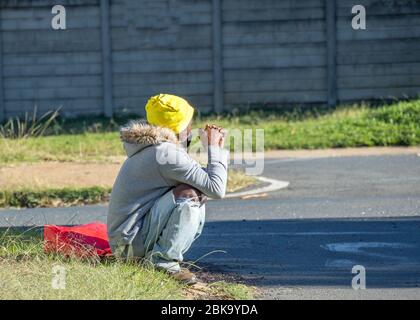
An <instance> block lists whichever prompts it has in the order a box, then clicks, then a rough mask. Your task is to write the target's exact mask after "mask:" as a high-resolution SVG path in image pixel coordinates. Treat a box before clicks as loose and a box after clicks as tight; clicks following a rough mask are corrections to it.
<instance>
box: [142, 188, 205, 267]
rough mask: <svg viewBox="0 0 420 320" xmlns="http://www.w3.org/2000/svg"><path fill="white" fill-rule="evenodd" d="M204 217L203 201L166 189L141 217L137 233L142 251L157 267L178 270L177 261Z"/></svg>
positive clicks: (196, 232) (187, 247) (198, 229)
mask: <svg viewBox="0 0 420 320" xmlns="http://www.w3.org/2000/svg"><path fill="white" fill-rule="evenodd" d="M204 221H205V205H204V204H203V205H201V204H200V203H199V202H196V201H194V200H191V199H188V198H179V199H175V198H174V195H173V193H172V190H171V191H168V192H167V193H165V194H164V195H163V196H162V197H161V198H160V199H159V200H157V201H156V203H155V204H154V206H153V207H152V209H151V210H150V211H149V213H148V214H147V215H146V216H145V217H144V220H143V225H142V227H141V230H140V232H139V235H138V236H139V237H140V239H141V240H142V243H143V250H142V253H141V255H143V256H144V257H145V258H146V259H147V260H149V261H151V262H152V263H153V264H154V265H155V266H156V267H158V268H163V269H165V270H167V271H169V272H177V271H179V270H180V265H179V262H182V261H183V258H184V257H183V255H184V254H185V252H186V251H187V250H188V249H189V248H190V247H191V244H192V243H193V241H194V240H195V239H197V238H198V237H199V236H200V234H201V232H202V230H203V226H204ZM134 249H135V248H134Z"/></svg>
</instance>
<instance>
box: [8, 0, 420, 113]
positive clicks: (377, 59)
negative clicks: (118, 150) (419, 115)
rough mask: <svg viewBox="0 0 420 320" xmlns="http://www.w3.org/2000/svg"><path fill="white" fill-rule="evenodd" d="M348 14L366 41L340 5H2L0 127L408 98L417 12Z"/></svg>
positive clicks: (419, 80)
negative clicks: (55, 114)
mask: <svg viewBox="0 0 420 320" xmlns="http://www.w3.org/2000/svg"><path fill="white" fill-rule="evenodd" d="M357 3H358V4H362V5H364V6H365V7H366V10H367V30H359V31H355V30H353V29H352V28H351V19H352V17H353V15H352V13H351V8H352V6H353V5H354V1H350V0H337V1H334V0H299V1H292V0H136V1H134V0H54V1H52V0H33V1H30V0H19V1H17V0H0V31H1V33H0V36H1V38H0V63H1V64H0V119H1V118H3V119H4V118H7V117H10V116H16V115H22V114H23V113H24V112H25V111H31V110H32V109H33V107H34V106H35V105H36V106H37V107H38V110H40V112H44V111H46V110H49V109H51V108H57V107H59V106H61V107H62V111H63V112H64V113H65V114H67V115H77V114H98V113H104V112H105V113H107V114H110V113H111V111H112V112H130V113H132V112H134V113H138V114H142V113H143V112H144V105H145V103H146V101H147V98H148V97H149V96H151V95H153V94H157V93H160V92H168V93H174V94H178V95H182V96H184V97H186V98H187V99H189V100H190V101H191V103H192V104H193V105H195V106H197V107H198V108H199V110H200V111H201V112H210V111H212V110H215V109H216V110H219V111H220V109H221V108H222V107H223V108H224V109H232V108H240V107H244V106H248V105H250V104H258V105H262V106H263V105H265V104H270V105H279V106H281V105H285V104H302V103H309V104H325V103H330V104H335V103H337V102H338V103H341V102H349V101H360V100H371V99H389V98H402V97H415V96H417V95H418V94H419V93H420V54H418V52H419V49H420V41H419V40H420V1H418V0H405V1H400V0H359V1H357ZM56 4H63V5H64V6H65V7H66V10H67V30H53V29H52V28H51V19H52V17H53V15H52V14H51V8H52V6H53V5H56ZM107 70H108V71H107Z"/></svg>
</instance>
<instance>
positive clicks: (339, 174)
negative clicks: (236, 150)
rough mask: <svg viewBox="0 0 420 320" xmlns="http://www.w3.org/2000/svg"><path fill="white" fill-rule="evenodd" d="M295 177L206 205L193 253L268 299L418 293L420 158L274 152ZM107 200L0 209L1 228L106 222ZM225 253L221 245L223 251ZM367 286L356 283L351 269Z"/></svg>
mask: <svg viewBox="0 0 420 320" xmlns="http://www.w3.org/2000/svg"><path fill="white" fill-rule="evenodd" d="M263 176H265V177H269V178H274V179H280V180H286V181H290V186H289V187H288V188H287V189H282V190H279V191H277V192H273V193H270V194H268V196H267V197H264V198H254V199H248V200H242V199H225V200H222V201H211V202H209V203H208V205H207V212H208V214H207V221H208V222H207V225H206V227H205V230H204V232H203V235H202V236H201V237H200V238H199V239H198V240H197V241H196V243H195V244H194V245H193V248H192V249H191V251H190V252H189V253H188V255H187V256H186V259H188V260H192V261H194V260H196V259H198V258H200V257H203V256H204V255H206V254H208V253H210V252H213V251H214V252H213V253H211V254H209V255H207V256H205V257H204V258H202V260H200V262H199V264H200V263H201V264H202V265H204V266H205V267H206V268H208V269H209V270H211V271H214V272H222V273H233V274H236V275H240V277H241V279H243V281H245V282H246V283H250V284H253V285H256V286H258V287H259V288H261V292H262V298H268V299H385V298H387V299H398V298H411V299H420V288H419V285H420V157H419V156H417V155H401V156H397V155H393V156H370V157H342V158H321V159H278V160H276V159H270V160H267V161H266V163H265V170H264V173H263ZM105 217H106V207H105V206H88V207H81V208H65V209H32V210H21V211H19V212H17V211H14V210H2V211H0V226H8V225H15V226H22V225H33V224H39V225H42V224H44V223H55V224H78V223H86V222H89V221H93V220H101V221H105ZM220 251H224V252H220ZM356 265H360V266H362V267H363V268H364V269H365V272H366V289H365V290H363V289H361V290H354V289H353V288H352V286H351V284H352V278H353V277H354V276H355V275H356V274H352V268H353V267H354V266H356Z"/></svg>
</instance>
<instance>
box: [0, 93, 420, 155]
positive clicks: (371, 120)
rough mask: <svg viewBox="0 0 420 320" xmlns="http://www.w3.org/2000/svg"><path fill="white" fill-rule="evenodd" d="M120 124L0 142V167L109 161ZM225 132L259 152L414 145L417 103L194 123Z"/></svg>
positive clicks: (86, 125)
mask: <svg viewBox="0 0 420 320" xmlns="http://www.w3.org/2000/svg"><path fill="white" fill-rule="evenodd" d="M126 120H127V119H126V118H118V121H120V122H116V120H115V119H113V120H105V119H104V118H91V119H88V118H86V119H81V120H63V122H62V123H58V124H56V125H55V126H54V127H53V128H52V129H51V130H50V133H51V134H55V135H50V136H43V137H36V138H28V139H0V163H18V162H34V161H81V162H83V161H110V159H112V158H113V157H115V156H116V155H123V154H124V151H123V148H122V145H121V143H120V141H119V135H118V132H117V128H118V125H119V124H122V123H123V122H125V121H126ZM207 122H210V123H212V122H214V123H218V124H220V125H222V126H224V127H226V128H228V129H233V128H239V129H241V130H243V129H246V128H254V129H255V128H261V129H264V132H265V149H316V148H341V147H362V146H367V147H369V146H397V145H398V146H413V145H419V144H420V100H414V101H409V102H398V103H394V104H392V105H384V106H382V107H376V108H369V107H367V106H363V105H362V106H344V107H340V108H337V109H336V110H333V111H329V112H320V113H318V112H316V111H311V112H302V111H293V112H288V113H283V114H278V113H273V112H250V113H248V114H246V115H237V116H235V115H224V116H218V117H215V116H213V117H206V118H199V119H196V122H195V126H196V127H202V126H203V124H204V123H207Z"/></svg>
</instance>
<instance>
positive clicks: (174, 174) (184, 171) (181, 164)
mask: <svg viewBox="0 0 420 320" xmlns="http://www.w3.org/2000/svg"><path fill="white" fill-rule="evenodd" d="M167 152H169V153H170V154H166V157H165V161H163V162H160V165H159V171H160V174H161V175H162V177H163V178H164V179H167V180H174V181H177V182H179V183H185V184H188V185H190V186H192V187H194V188H196V189H198V190H200V191H201V192H203V193H204V194H205V195H207V196H209V197H211V198H216V199H221V198H223V197H224V196H225V194H226V184H227V166H228V165H227V162H228V161H227V159H228V151H227V150H225V149H221V148H219V147H214V146H209V148H208V164H207V168H205V169H203V168H202V167H201V166H200V165H199V164H198V163H197V162H196V161H195V160H193V159H192V158H191V157H190V156H189V155H188V154H187V152H185V150H183V149H180V148H177V147H171V148H168V149H167Z"/></svg>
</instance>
